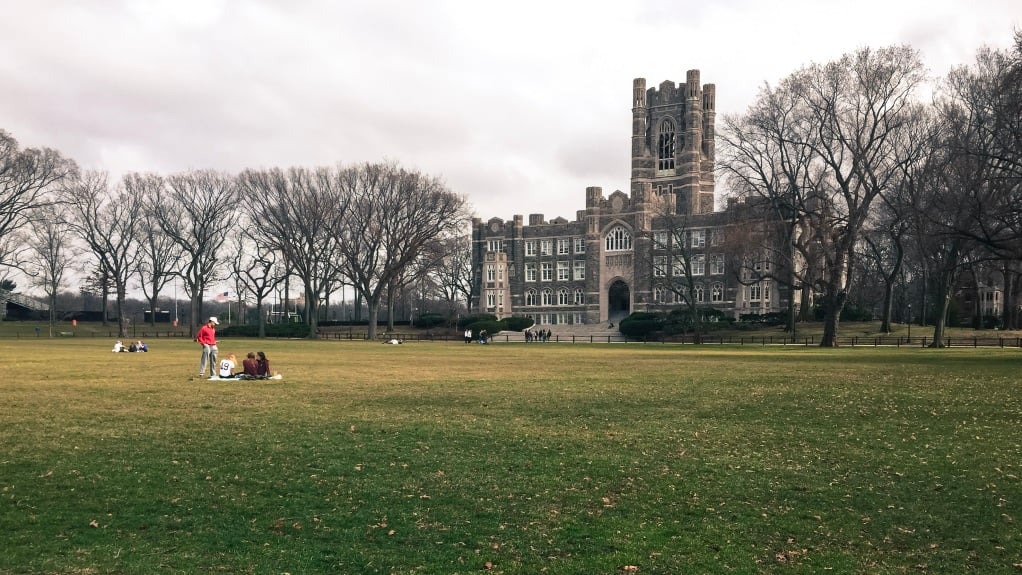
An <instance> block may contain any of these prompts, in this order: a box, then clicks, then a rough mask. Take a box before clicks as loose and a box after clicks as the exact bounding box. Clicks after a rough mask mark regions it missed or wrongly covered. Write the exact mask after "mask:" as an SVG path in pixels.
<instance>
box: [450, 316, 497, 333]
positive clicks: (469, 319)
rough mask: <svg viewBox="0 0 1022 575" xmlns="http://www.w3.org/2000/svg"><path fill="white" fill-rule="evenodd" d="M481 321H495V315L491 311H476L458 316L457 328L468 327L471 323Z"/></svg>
mask: <svg viewBox="0 0 1022 575" xmlns="http://www.w3.org/2000/svg"><path fill="white" fill-rule="evenodd" d="M481 321H497V316H495V315H493V314H492V313H476V314H471V315H465V316H462V317H460V318H458V328H460V329H465V328H466V327H469V326H471V325H472V324H475V323H478V322H481Z"/></svg>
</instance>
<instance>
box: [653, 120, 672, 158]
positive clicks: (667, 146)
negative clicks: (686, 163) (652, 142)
mask: <svg viewBox="0 0 1022 575" xmlns="http://www.w3.org/2000/svg"><path fill="white" fill-rule="evenodd" d="M657 169H658V170H673V169H674V121H673V120H671V119H670V118H664V119H663V120H662V121H661V122H660V141H659V142H658V143H657Z"/></svg>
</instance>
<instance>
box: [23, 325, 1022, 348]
mask: <svg viewBox="0 0 1022 575" xmlns="http://www.w3.org/2000/svg"><path fill="white" fill-rule="evenodd" d="M53 335H54V336H55V337H87V338H100V339H112V340H113V339H118V337H119V336H118V335H117V330H110V331H106V332H104V331H97V330H89V331H84V330H80V331H68V330H66V329H63V330H60V331H54V332H53ZM7 337H11V338H15V339H37V338H38V339H42V338H48V337H50V333H49V331H48V330H25V331H21V330H19V331H16V332H14V333H12V334H10V335H8V336H7ZM128 337H129V338H130V339H142V340H146V339H161V338H177V339H182V338H184V339H190V338H191V336H190V335H188V334H187V333H183V332H181V331H172V330H156V329H154V330H133V333H132V335H130V336H128ZM269 338H270V339H276V338H274V337H272V336H270V337H269ZM319 338H320V339H326V340H343V341H365V340H367V339H368V336H367V335H366V334H365V333H364V332H361V333H360V332H355V331H348V332H342V331H333V332H323V333H321V334H320V336H319ZM391 339H396V340H398V341H402V342H412V341H417V342H422V341H437V342H463V341H464V338H463V336H461V335H456V334H433V333H422V332H414V333H398V332H390V333H378V334H377V336H376V340H377V341H380V342H387V341H389V340H391ZM476 341H478V340H476ZM488 341H489V342H490V343H525V337H524V336H523V335H522V334H521V333H518V332H510V333H498V334H496V335H492V336H490V337H489V340H488ZM941 342H942V343H943V344H944V347H976V348H979V347H1000V348H1005V347H1018V348H1022V337H978V336H974V337H946V338H942V339H941ZM543 343H628V344H678V345H738V346H751V345H758V346H765V345H774V346H799V347H812V346H818V345H819V344H820V338H819V336H806V337H799V338H795V339H792V338H791V337H790V336H775V335H772V336H757V335H712V334H708V335H698V336H697V335H673V336H663V337H650V338H645V339H629V338H627V337H625V336H623V335H621V334H600V335H572V334H554V335H551V336H550V339H549V340H547V342H540V341H535V340H534V341H532V342H529V345H533V344H535V345H542V344H543ZM932 343H933V338H932V337H905V336H846V337H838V338H837V344H838V346H840V347H929V346H930V345H931V344H932Z"/></svg>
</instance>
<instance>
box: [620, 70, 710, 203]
mask: <svg viewBox="0 0 1022 575" xmlns="http://www.w3.org/2000/svg"><path fill="white" fill-rule="evenodd" d="M715 121H716V87H715V86H714V85H713V84H701V83H700V72H699V70H688V71H687V72H686V74H685V83H683V84H675V83H674V82H672V81H670V80H666V81H664V82H661V83H660V85H659V86H656V87H652V88H648V89H647V88H646V80H645V79H644V78H636V79H634V80H633V82H632V186H631V191H632V195H633V197H634V196H635V194H637V193H641V191H642V189H643V186H644V185H645V184H650V186H651V189H652V193H653V194H655V195H665V196H669V197H672V198H674V202H675V204H676V205H675V209H676V211H678V212H680V213H690V214H696V213H705V212H708V211H712V209H713V200H714V184H713V163H714V160H715V157H714V156H715V146H714V138H715V135H716V134H715V127H714V124H715Z"/></svg>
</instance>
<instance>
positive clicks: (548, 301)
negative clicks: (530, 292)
mask: <svg viewBox="0 0 1022 575" xmlns="http://www.w3.org/2000/svg"><path fill="white" fill-rule="evenodd" d="M554 301H555V300H554V290H552V289H550V288H544V289H543V291H542V292H540V294H539V305H554Z"/></svg>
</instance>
